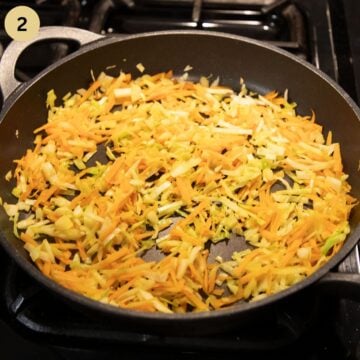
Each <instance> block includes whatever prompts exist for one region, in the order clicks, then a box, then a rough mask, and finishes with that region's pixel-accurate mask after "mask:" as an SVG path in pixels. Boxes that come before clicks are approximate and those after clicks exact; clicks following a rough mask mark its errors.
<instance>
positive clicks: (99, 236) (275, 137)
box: [3, 71, 356, 313]
mask: <svg viewBox="0 0 360 360" xmlns="http://www.w3.org/2000/svg"><path fill="white" fill-rule="evenodd" d="M55 99H56V95H55V92H54V90H51V91H49V93H48V99H47V107H48V109H49V112H48V121H47V122H46V123H45V124H44V125H42V126H40V127H39V128H37V129H35V130H34V135H35V138H34V146H33V148H32V149H28V150H27V151H26V153H25V154H24V156H23V157H21V158H20V159H16V160H15V166H16V168H15V170H14V171H11V172H9V173H8V174H7V180H8V181H11V179H12V181H14V184H15V185H14V188H13V191H12V194H13V195H14V201H13V202H12V203H4V204H3V206H4V208H5V210H6V212H7V214H8V215H9V218H10V219H11V220H12V221H13V222H14V233H15V234H16V236H18V237H19V238H20V239H21V240H22V241H23V243H24V247H25V249H26V250H27V251H28V252H29V254H30V257H31V259H32V260H33V261H34V262H35V264H36V265H37V266H38V267H39V269H40V270H41V271H42V272H43V273H44V274H45V275H46V276H48V277H50V278H52V279H53V280H55V281H57V282H58V283H60V284H61V285H63V286H65V287H67V288H69V289H71V290H73V291H76V292H79V293H81V294H83V295H84V296H87V297H90V298H92V299H95V300H97V301H101V302H104V303H107V304H111V305H114V306H118V307H124V308H128V309H132V310H136V311H148V312H155V311H159V312H164V313H172V312H175V313H185V312H189V311H208V310H216V309H219V308H221V307H225V306H229V305H231V304H233V303H236V302H238V301H243V300H247V301H255V300H260V299H263V298H264V297H266V296H270V295H272V294H274V293H277V292H279V291H282V290H284V289H286V288H288V287H290V286H292V285H293V284H295V283H297V282H299V281H301V280H302V279H304V278H305V277H306V276H309V275H311V274H312V273H313V272H314V271H316V270H317V269H318V268H319V267H321V266H322V265H323V264H324V263H326V262H327V261H328V260H329V259H330V258H331V257H332V256H333V255H334V254H335V253H336V252H338V251H339V250H340V249H341V246H342V244H343V243H344V241H345V239H346V236H347V234H348V233H349V231H350V229H349V223H348V219H349V216H350V212H351V209H352V207H353V206H355V205H356V200H355V199H354V198H353V197H352V196H351V195H350V190H351V188H350V185H349V183H348V182H347V180H346V179H347V175H346V174H345V173H344V172H343V166H342V159H341V151H340V145H339V144H338V143H333V135H332V132H331V131H330V132H329V133H328V135H327V136H326V138H325V137H324V136H323V134H322V127H321V126H320V125H318V124H317V123H316V122H315V114H314V113H313V112H312V113H311V115H309V116H300V115H298V114H297V113H296V104H295V103H290V102H289V101H288V98H287V91H286V92H285V94H284V96H281V95H280V94H279V93H278V92H275V91H272V92H270V93H268V94H265V95H263V96H262V95H260V94H254V93H251V92H249V91H248V90H247V88H246V86H245V85H244V84H243V85H242V87H241V89H240V91H238V92H237V91H235V90H232V89H230V88H228V87H226V86H222V85H219V80H216V81H214V82H213V83H212V84H210V83H209V80H208V79H207V78H201V79H200V80H199V82H191V81H187V80H186V79H185V77H184V78H175V77H174V76H173V73H172V71H168V72H162V73H158V74H154V75H148V74H142V75H141V76H140V77H139V78H136V79H132V77H131V75H130V74H125V73H121V74H120V75H119V76H118V77H112V76H109V75H106V74H105V73H101V74H100V75H99V77H98V78H97V79H94V81H93V82H92V84H91V85H90V87H89V88H88V89H80V90H78V91H77V92H76V93H75V94H73V95H70V96H67V97H66V99H64V100H63V103H62V104H61V105H59V106H55ZM244 239H245V240H244ZM221 241H229V242H230V244H234V245H235V246H234V247H235V248H236V247H238V248H244V246H245V245H246V246H245V249H244V250H239V251H234V252H233V253H232V254H231V256H230V258H226V259H223V258H221V257H220V256H218V257H216V258H215V259H214V256H212V255H213V254H211V249H212V244H216V243H218V242H221ZM237 242H240V243H241V246H238V244H237ZM209 248H210V250H209ZM148 251H150V253H151V252H155V253H157V255H156V256H157V257H156V256H155V258H156V259H157V260H148V258H147V253H148Z"/></svg>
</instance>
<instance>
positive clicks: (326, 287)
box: [316, 245, 360, 302]
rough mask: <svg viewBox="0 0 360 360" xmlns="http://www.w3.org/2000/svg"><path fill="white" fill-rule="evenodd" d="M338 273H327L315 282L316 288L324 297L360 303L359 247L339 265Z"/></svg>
mask: <svg viewBox="0 0 360 360" xmlns="http://www.w3.org/2000/svg"><path fill="white" fill-rule="evenodd" d="M338 270H339V271H338V272H329V273H327V274H326V275H325V276H323V277H322V278H321V279H320V280H319V281H318V282H317V285H316V286H317V288H318V289H319V291H320V292H321V293H323V294H324V295H332V296H337V297H340V298H345V299H350V300H355V301H359V302H360V259H359V246H358V245H357V246H355V248H354V249H353V250H352V252H351V253H350V254H349V255H348V257H347V258H346V259H345V260H344V262H343V263H341V264H340V266H339V268H338Z"/></svg>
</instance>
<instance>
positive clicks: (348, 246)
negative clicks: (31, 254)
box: [0, 30, 360, 332]
mask: <svg viewBox="0 0 360 360" xmlns="http://www.w3.org/2000/svg"><path fill="white" fill-rule="evenodd" d="M174 35H175V36H198V37H214V38H226V39H230V40H234V41H237V42H243V43H247V44H250V45H254V46H257V47H261V48H265V49H267V50H269V51H271V52H274V53H277V54H280V55H282V56H284V57H285V58H287V59H289V60H291V61H294V62H296V63H298V64H300V65H301V66H303V67H305V68H307V69H308V70H309V71H311V72H312V73H314V74H315V75H317V76H318V77H320V78H321V79H323V80H324V81H325V82H326V83H327V84H328V85H329V86H331V87H332V88H334V89H335V91H336V92H337V93H338V94H339V96H341V97H342V98H343V99H344V100H345V101H346V102H347V104H348V105H349V107H350V108H351V109H352V111H353V112H354V113H355V115H356V116H357V118H358V121H360V109H359V107H358V106H357V105H356V103H355V102H354V100H353V99H352V98H351V97H350V96H349V95H348V94H347V93H346V91H345V90H344V89H342V88H341V87H340V86H339V85H338V84H337V83H336V82H335V81H334V80H333V79H331V78H330V77H329V76H328V75H326V74H325V73H324V72H322V71H321V70H319V69H317V68H316V67H315V66H314V65H312V64H310V63H308V62H307V61H305V60H303V59H300V58H298V57H296V56H295V55H293V54H291V53H289V52H287V51H286V50H283V49H280V48H277V47H276V46H274V45H271V44H267V43H265V42H262V41H259V40H254V39H251V38H248V37H244V36H239V35H232V34H227V33H222V32H216V31H203V30H166V31H154V32H146V33H141V34H135V35H128V36H126V37H122V36H112V37H109V38H100V39H99V40H95V41H94V42H91V43H89V44H86V45H84V46H83V47H81V48H80V49H79V50H77V51H75V52H74V53H72V54H70V55H68V56H66V57H64V58H63V59H61V60H59V61H57V62H56V63H54V64H52V65H50V66H48V67H47V68H46V69H44V70H43V71H41V72H40V73H39V74H38V75H36V76H35V77H34V78H33V79H31V80H30V81H29V82H27V83H24V84H22V85H20V86H19V87H18V88H16V89H15V90H14V91H13V92H12V93H11V94H10V96H9V97H8V98H7V99H6V100H5V103H4V106H3V109H2V111H1V113H0V126H1V121H2V119H3V118H4V117H5V116H6V114H7V112H8V111H9V110H10V109H11V107H12V106H13V105H16V101H17V99H18V98H20V97H21V96H22V95H23V94H24V93H26V91H27V90H28V89H29V88H30V87H31V86H32V85H33V84H35V83H37V82H38V81H40V80H41V79H42V78H43V77H44V76H45V75H46V74H47V73H49V72H51V71H53V70H54V69H56V68H58V67H60V66H61V65H62V64H64V63H67V62H68V61H70V60H73V59H76V58H78V57H80V56H81V55H82V54H85V53H88V52H91V51H92V50H95V49H98V48H101V47H104V46H108V45H112V44H116V43H119V42H127V41H132V40H134V39H138V38H144V37H148V38H151V37H153V38H156V37H165V36H174ZM359 238H360V224H358V225H357V226H356V227H355V228H354V229H352V232H351V234H350V236H348V238H347V240H346V242H345V244H344V246H343V247H342V249H341V250H340V251H339V252H338V253H337V254H336V255H335V256H334V257H333V258H331V259H330V260H329V261H328V262H327V263H326V264H324V265H323V266H322V267H321V268H319V269H318V270H317V271H316V272H314V273H313V274H312V275H310V276H309V277H307V278H305V279H304V280H302V281H300V282H299V283H297V284H295V285H293V286H291V287H289V288H287V289H285V290H283V291H281V292H279V293H276V294H274V295H270V296H268V297H266V298H264V299H262V300H258V301H255V302H247V303H241V304H234V305H231V306H229V307H225V308H222V309H218V310H213V311H207V312H196V313H186V314H165V313H148V312H143V311H132V310H128V309H124V308H118V307H115V306H112V305H109V304H104V303H101V302H99V301H96V300H93V299H90V298H87V297H85V296H84V295H81V294H78V293H75V292H73V291H71V290H69V289H66V288H64V287H62V286H61V285H60V284H58V283H56V282H55V281H53V280H51V279H50V278H48V277H46V276H45V275H43V274H42V273H41V272H40V271H39V270H38V269H37V268H36V267H35V266H34V265H33V264H32V263H31V262H29V261H24V259H23V257H22V256H21V255H20V254H19V253H18V252H17V250H16V249H15V248H14V247H13V246H12V245H11V244H10V243H9V242H8V241H7V239H6V237H5V236H4V234H3V233H2V232H0V242H1V243H2V245H3V247H4V248H5V250H6V251H7V252H8V253H9V255H10V256H12V257H13V258H14V259H15V261H16V263H17V264H18V265H19V266H20V267H21V268H22V269H24V270H25V271H27V272H29V273H30V274H31V276H33V277H34V278H35V279H36V280H37V281H38V282H39V283H40V284H43V285H45V286H46V287H47V288H48V289H50V290H51V291H53V292H55V293H57V294H59V295H62V296H64V297H65V298H66V299H69V300H71V301H74V302H75V303H77V304H79V305H82V306H86V307H87V308H89V309H92V310H94V311H101V312H102V313H104V314H107V315H110V316H112V317H118V318H119V319H120V318H123V319H125V318H126V319H128V320H134V321H138V322H139V320H144V321H147V320H148V321H149V322H151V321H153V325H154V331H155V332H156V324H160V323H164V322H173V321H174V322H178V321H179V320H180V321H181V323H184V324H185V323H189V322H193V321H200V322H202V321H203V320H204V321H205V320H211V319H213V320H216V319H217V318H218V317H224V318H229V320H230V317H232V316H234V315H240V314H242V313H244V312H251V311H256V310H257V309H260V308H265V307H267V306H269V305H270V304H272V303H275V302H277V301H280V300H282V299H283V298H287V297H289V296H290V295H293V294H295V293H297V292H298V291H300V290H302V289H305V288H307V287H308V286H309V285H311V284H313V283H315V282H316V281H318V280H319V279H320V278H321V277H323V276H324V275H326V273H328V272H329V271H330V270H331V269H333V268H334V267H335V266H336V265H337V264H338V263H339V262H340V261H341V260H342V259H343V258H345V256H346V255H347V254H348V253H349V252H350V251H351V250H352V248H353V247H354V246H355V245H356V243H357V241H358V240H359Z"/></svg>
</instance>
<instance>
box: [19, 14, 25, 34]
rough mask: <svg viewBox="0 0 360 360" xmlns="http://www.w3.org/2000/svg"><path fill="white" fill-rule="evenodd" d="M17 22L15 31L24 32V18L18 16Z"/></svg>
mask: <svg viewBox="0 0 360 360" xmlns="http://www.w3.org/2000/svg"><path fill="white" fill-rule="evenodd" d="M17 20H18V22H19V26H18V27H17V31H26V30H27V29H26V27H25V25H26V23H27V19H26V17H23V16H20V17H18V18H17Z"/></svg>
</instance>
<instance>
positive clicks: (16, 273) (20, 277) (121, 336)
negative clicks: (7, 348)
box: [0, 261, 319, 351]
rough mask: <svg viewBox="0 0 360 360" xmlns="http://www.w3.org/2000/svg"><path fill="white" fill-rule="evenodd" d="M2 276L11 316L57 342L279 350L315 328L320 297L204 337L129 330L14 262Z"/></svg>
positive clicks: (288, 304) (302, 299) (297, 300)
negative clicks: (67, 299) (80, 306)
mask: <svg viewBox="0 0 360 360" xmlns="http://www.w3.org/2000/svg"><path fill="white" fill-rule="evenodd" d="M3 275H4V276H3V278H2V279H1V281H0V286H1V289H0V291H1V293H2V294H4V300H3V301H4V303H5V304H4V305H5V307H6V310H7V312H8V314H10V317H11V318H12V320H14V321H15V322H16V324H17V326H20V327H21V330H22V331H25V332H27V333H28V335H30V336H43V335H45V336H46V337H47V339H52V340H53V341H54V342H55V343H57V344H62V343H68V341H69V340H70V341H71V342H72V343H74V344H77V346H79V345H80V344H83V345H85V344H87V345H88V344H89V341H91V342H92V344H93V345H94V344H95V343H97V344H102V345H104V344H109V345H110V344H112V345H114V344H115V345H122V344H123V345H124V344H127V345H131V344H133V345H135V344H136V345H137V346H144V347H146V346H152V347H162V348H164V347H167V348H177V349H182V350H192V351H204V350H206V351H211V350H218V351H235V350H257V351H264V350H269V351H270V350H276V349H279V348H284V347H286V346H289V345H291V344H293V343H295V342H296V341H298V340H299V339H300V338H301V337H302V336H303V335H304V333H305V332H306V331H308V330H309V328H311V326H312V324H313V322H314V319H316V313H317V312H318V305H319V304H318V302H317V301H314V297H313V296H306V294H301V295H302V296H301V297H300V298H294V299H290V300H288V302H286V303H282V304H281V306H279V307H278V308H275V310H274V311H271V312H267V313H266V314H265V315H264V316H262V318H261V320H260V319H259V320H257V321H255V322H253V323H252V324H251V325H249V324H247V325H246V326H239V328H238V329H237V328H235V329H234V330H231V331H229V332H226V333H222V334H215V335H204V336H196V335H195V336H194V335H192V334H189V335H190V336H170V335H169V336H168V335H154V334H147V333H143V332H137V331H128V330H127V329H126V324H123V325H121V324H119V325H118V326H116V325H114V323H108V322H106V321H101V320H100V321H98V319H96V318H93V317H89V316H88V315H85V314H82V313H81V312H79V311H78V310H75V309H74V308H72V307H70V306H68V305H67V304H64V303H63V301H62V300H59V299H58V298H56V297H55V295H54V294H51V293H50V292H49V291H46V290H45V289H43V288H42V287H41V286H39V285H38V284H36V283H35V282H34V281H31V279H30V278H29V277H28V276H27V275H26V274H25V273H24V272H23V271H22V270H21V269H19V268H18V267H17V266H16V265H15V264H14V263H13V262H12V261H8V262H7V264H6V268H5V269H3Z"/></svg>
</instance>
